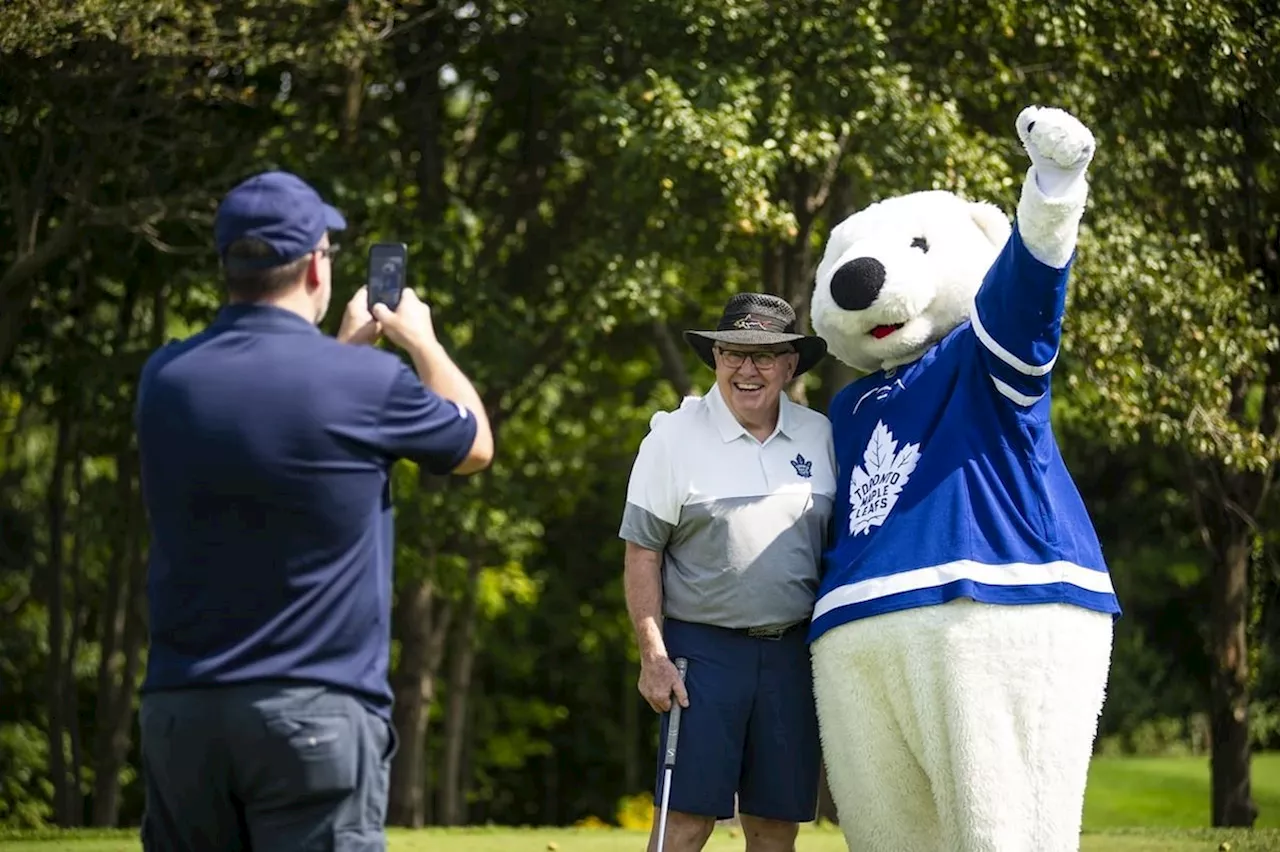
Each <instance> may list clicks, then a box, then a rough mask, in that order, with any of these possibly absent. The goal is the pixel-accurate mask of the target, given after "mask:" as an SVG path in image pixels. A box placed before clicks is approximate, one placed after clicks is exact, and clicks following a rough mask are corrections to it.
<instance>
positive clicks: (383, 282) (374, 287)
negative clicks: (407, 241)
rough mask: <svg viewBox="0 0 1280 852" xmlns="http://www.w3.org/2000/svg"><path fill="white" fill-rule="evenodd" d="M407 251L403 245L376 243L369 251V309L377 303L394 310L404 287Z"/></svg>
mask: <svg viewBox="0 0 1280 852" xmlns="http://www.w3.org/2000/svg"><path fill="white" fill-rule="evenodd" d="M408 256H409V255H408V250H407V249H406V248H405V245H404V243H378V244H376V245H374V246H373V247H372V248H370V249H369V282H368V284H369V307H370V308H372V307H373V306H374V305H375V304H377V303H378V302H381V303H382V304H384V305H386V306H387V307H388V308H390V309H391V310H393V311H394V310H395V309H396V307H397V306H399V304H400V293H401V292H402V291H403V290H404V285H405V266H406V263H407V261H408Z"/></svg>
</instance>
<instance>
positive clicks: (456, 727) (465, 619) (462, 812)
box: [436, 558, 480, 825]
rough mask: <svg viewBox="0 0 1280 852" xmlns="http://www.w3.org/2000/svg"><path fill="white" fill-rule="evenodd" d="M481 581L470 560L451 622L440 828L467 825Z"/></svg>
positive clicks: (477, 562)
mask: <svg viewBox="0 0 1280 852" xmlns="http://www.w3.org/2000/svg"><path fill="white" fill-rule="evenodd" d="M479 580H480V560H479V558H473V559H472V560H471V564H470V566H469V570H468V572H467V589H466V593H465V596H464V597H463V600H462V605H461V606H460V607H459V609H458V615H457V617H456V618H455V619H454V634H455V636H454V641H453V642H452V643H451V644H452V646H453V647H452V650H453V655H452V657H451V659H450V661H449V694H448V705H447V709H446V710H445V716H444V759H443V761H442V764H441V768H440V810H439V813H438V814H437V815H436V817H437V820H436V821H437V822H438V823H439V824H440V825H464V824H465V823H466V789H465V788H466V784H465V779H464V776H463V774H462V757H463V752H464V746H465V745H466V737H467V712H468V708H469V707H470V704H469V700H468V699H470V697H471V673H472V670H473V669H474V665H475V658H476V650H475V635H476V586H477V584H478V583H479Z"/></svg>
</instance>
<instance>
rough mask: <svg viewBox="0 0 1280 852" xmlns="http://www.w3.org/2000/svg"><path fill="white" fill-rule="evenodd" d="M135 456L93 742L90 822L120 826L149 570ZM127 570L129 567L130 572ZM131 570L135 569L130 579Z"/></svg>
mask: <svg viewBox="0 0 1280 852" xmlns="http://www.w3.org/2000/svg"><path fill="white" fill-rule="evenodd" d="M134 476H135V471H134V462H133V456H132V454H131V453H128V452H121V453H120V454H118V455H117V457H116V477H117V488H118V492H119V500H120V503H119V505H120V506H121V507H122V508H123V511H124V514H123V516H122V521H121V526H122V528H123V529H122V533H123V536H122V539H121V540H119V541H117V542H116V549H115V552H114V553H113V554H112V559H111V563H110V567H109V569H108V570H109V573H108V575H107V593H106V599H105V600H104V601H103V616H102V634H101V639H100V642H101V654H102V656H101V659H100V660H99V663H98V693H97V694H98V706H99V708H100V711H99V714H98V718H97V722H96V728H95V730H94V745H93V756H94V763H93V813H92V816H91V821H92V822H91V824H92V825H94V826H98V827H102V828H112V827H114V826H115V824H116V821H117V819H118V818H119V814H120V770H121V768H122V767H123V766H124V761H125V758H126V756H127V755H128V751H129V741H130V737H129V733H130V732H129V725H130V723H131V722H132V713H131V712H130V711H131V710H132V706H133V688H134V676H135V674H136V667H137V656H138V650H139V647H138V646H140V645H141V642H140V641H136V638H137V637H140V635H141V631H137V630H135V631H134V634H131V635H130V636H129V637H128V638H130V639H134V640H135V647H134V648H133V667H134V671H129V670H128V669H129V662H128V658H129V647H128V642H126V641H125V639H126V635H125V634H126V631H127V626H126V625H128V624H129V622H130V619H135V620H136V613H135V612H134V610H135V609H136V607H138V606H140V605H142V603H143V601H144V597H143V591H144V590H143V588H142V584H143V581H144V580H145V572H143V571H139V570H138V569H137V567H136V566H137V565H138V563H139V562H140V561H141V560H140V556H141V554H140V553H139V544H140V542H139V538H140V530H139V528H138V526H139V522H140V519H139V518H138V516H137V513H136V511H135V507H136V494H135V491H134V484H133V483H134ZM126 571H127V572H128V573H126ZM130 574H132V575H134V577H133V582H130V576H129V575H130Z"/></svg>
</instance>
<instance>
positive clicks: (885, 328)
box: [871, 323, 903, 340]
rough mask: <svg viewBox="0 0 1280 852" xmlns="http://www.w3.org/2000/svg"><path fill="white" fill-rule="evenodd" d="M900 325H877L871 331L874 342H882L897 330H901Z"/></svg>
mask: <svg viewBox="0 0 1280 852" xmlns="http://www.w3.org/2000/svg"><path fill="white" fill-rule="evenodd" d="M902 325H903V324H902V323H896V324H894V325H878V326H876V327H875V328H873V329H871V336H872V337H874V338H875V339H876V340H883V339H884V338H886V337H888V336H889V335H891V334H893V333H894V332H895V331H897V330H898V329H900V328H902Z"/></svg>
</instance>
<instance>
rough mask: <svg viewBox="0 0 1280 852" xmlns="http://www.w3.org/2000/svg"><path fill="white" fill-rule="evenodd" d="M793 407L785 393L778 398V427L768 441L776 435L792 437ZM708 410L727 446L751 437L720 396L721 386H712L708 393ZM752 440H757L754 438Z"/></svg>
mask: <svg viewBox="0 0 1280 852" xmlns="http://www.w3.org/2000/svg"><path fill="white" fill-rule="evenodd" d="M793 405H795V403H794V402H792V401H791V399H790V398H789V397H788V396H787V395H786V394H785V393H784V394H782V395H781V396H779V397H778V425H777V428H775V429H774V430H773V434H772V435H770V436H769V439H768V440H772V439H773V436H774V435H785V436H787V437H788V438H790V437H792V435H791V432H790V431H789V429H788V426H789V425H790V422H791V419H790V408H791V406H793ZM707 408H708V410H709V411H710V412H711V422H712V423H714V424H715V427H716V429H717V430H719V432H720V437H721V438H723V439H724V442H725V443H726V444H727V443H729V442H730V441H732V440H735V439H737V438H741V437H742V436H743V435H746V436H748V437H750V436H751V433H750V432H748V431H747V428H746V427H745V426H743V425H742V423H741V422H739V420H738V418H737V417H735V416H734V414H733V412H732V411H730V410H729V405H728V404H727V403H726V402H725V401H724V397H722V396H721V395H720V387H719V385H712V386H711V390H710V391H708V392H707ZM752 440H755V438H752ZM761 443H764V442H763V441H762V442H761Z"/></svg>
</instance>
